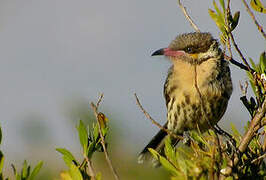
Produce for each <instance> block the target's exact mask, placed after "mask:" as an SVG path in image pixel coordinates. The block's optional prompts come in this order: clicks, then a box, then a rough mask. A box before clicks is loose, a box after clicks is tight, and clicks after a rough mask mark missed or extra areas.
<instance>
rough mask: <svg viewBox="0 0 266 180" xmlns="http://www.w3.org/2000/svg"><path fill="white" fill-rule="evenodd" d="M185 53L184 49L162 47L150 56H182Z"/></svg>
mask: <svg viewBox="0 0 266 180" xmlns="http://www.w3.org/2000/svg"><path fill="white" fill-rule="evenodd" d="M185 54H186V53H185V51H182V50H177V51H176V50H172V49H170V48H162V49H159V50H157V51H155V52H154V53H152V55H151V56H159V55H165V56H172V57H180V56H184V55H185Z"/></svg>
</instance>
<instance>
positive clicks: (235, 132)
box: [230, 123, 241, 139]
mask: <svg viewBox="0 0 266 180" xmlns="http://www.w3.org/2000/svg"><path fill="white" fill-rule="evenodd" d="M230 125H231V128H232V131H233V135H234V137H235V138H238V139H240V138H241V134H240V133H239V132H238V130H237V128H236V126H235V125H234V124H233V123H230Z"/></svg>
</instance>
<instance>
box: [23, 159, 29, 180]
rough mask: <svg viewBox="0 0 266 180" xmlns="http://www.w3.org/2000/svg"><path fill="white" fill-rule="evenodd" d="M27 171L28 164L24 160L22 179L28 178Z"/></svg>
mask: <svg viewBox="0 0 266 180" xmlns="http://www.w3.org/2000/svg"><path fill="white" fill-rule="evenodd" d="M29 167H30V166H29ZM28 170H29V169H28V163H27V161H26V160H24V163H23V168H22V178H27V177H28V176H29V171H28Z"/></svg>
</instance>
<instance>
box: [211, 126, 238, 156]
mask: <svg viewBox="0 0 266 180" xmlns="http://www.w3.org/2000/svg"><path fill="white" fill-rule="evenodd" d="M214 130H215V131H216V132H217V133H218V134H219V135H221V136H222V137H224V138H225V141H226V152H227V154H228V155H230V156H233V155H234V154H237V155H238V156H240V152H239V150H238V148H237V147H236V141H235V139H234V138H233V136H231V135H230V134H229V133H227V132H226V131H224V130H223V129H222V128H220V127H219V126H218V125H216V126H215V127H214Z"/></svg>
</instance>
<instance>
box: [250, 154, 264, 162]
mask: <svg viewBox="0 0 266 180" xmlns="http://www.w3.org/2000/svg"><path fill="white" fill-rule="evenodd" d="M265 157H266V153H265V154H263V155H261V156H259V157H258V158H256V159H253V160H252V161H251V163H255V162H257V161H258V160H260V159H263V158H265Z"/></svg>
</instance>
